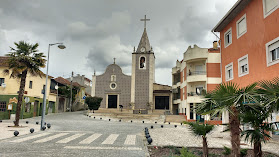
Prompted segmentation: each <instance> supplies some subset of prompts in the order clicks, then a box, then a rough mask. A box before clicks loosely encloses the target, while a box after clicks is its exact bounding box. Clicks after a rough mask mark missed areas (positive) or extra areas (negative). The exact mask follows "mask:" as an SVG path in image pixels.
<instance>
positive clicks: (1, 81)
mask: <svg viewBox="0 0 279 157" xmlns="http://www.w3.org/2000/svg"><path fill="white" fill-rule="evenodd" d="M2 83H5V78H0V86H2Z"/></svg>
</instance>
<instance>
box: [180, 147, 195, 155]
mask: <svg viewBox="0 0 279 157" xmlns="http://www.w3.org/2000/svg"><path fill="white" fill-rule="evenodd" d="M180 153H181V154H180V157H197V156H196V155H195V154H193V153H191V152H189V151H188V149H187V148H184V147H183V148H181V150H180Z"/></svg>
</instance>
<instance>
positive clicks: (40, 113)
mask: <svg viewBox="0 0 279 157" xmlns="http://www.w3.org/2000/svg"><path fill="white" fill-rule="evenodd" d="M42 108H43V103H40V111H39V116H41V115H42Z"/></svg>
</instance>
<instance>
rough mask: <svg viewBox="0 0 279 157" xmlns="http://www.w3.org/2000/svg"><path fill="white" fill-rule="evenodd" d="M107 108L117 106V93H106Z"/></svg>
mask: <svg viewBox="0 0 279 157" xmlns="http://www.w3.org/2000/svg"><path fill="white" fill-rule="evenodd" d="M108 108H117V95H108Z"/></svg>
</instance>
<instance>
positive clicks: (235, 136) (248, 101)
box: [196, 82, 258, 157]
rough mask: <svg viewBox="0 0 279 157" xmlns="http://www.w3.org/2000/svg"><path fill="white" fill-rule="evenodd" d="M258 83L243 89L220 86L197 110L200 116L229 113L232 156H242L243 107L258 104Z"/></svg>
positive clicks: (229, 85) (235, 86)
mask: <svg viewBox="0 0 279 157" xmlns="http://www.w3.org/2000/svg"><path fill="white" fill-rule="evenodd" d="M256 86H257V84H256V83H253V84H251V85H248V86H246V87H243V88H239V86H238V85H237V84H235V83H232V82H227V83H223V84H220V85H218V86H217V87H216V89H215V90H214V91H212V92H210V93H207V94H206V96H205V100H204V101H203V103H201V105H199V106H197V108H196V110H197V113H199V114H212V115H213V116H214V115H216V114H217V113H222V112H224V111H228V112H229V124H228V126H229V130H230V132H231V145H232V152H231V153H232V154H231V155H232V156H233V157H239V156H240V132H241V131H240V117H239V113H240V112H241V109H242V108H243V106H248V107H253V105H255V104H258V101H257V99H256V98H255V97H256V96H258V94H257V93H256V89H257V88H256Z"/></svg>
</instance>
